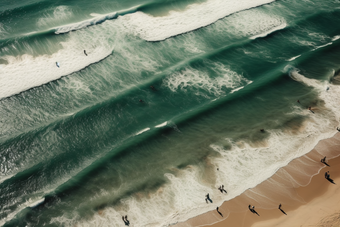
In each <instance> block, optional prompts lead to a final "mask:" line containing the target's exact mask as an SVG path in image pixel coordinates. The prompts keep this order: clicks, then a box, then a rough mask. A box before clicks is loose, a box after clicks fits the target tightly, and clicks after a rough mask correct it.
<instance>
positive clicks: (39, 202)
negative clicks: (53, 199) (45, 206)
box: [28, 198, 45, 207]
mask: <svg viewBox="0 0 340 227" xmlns="http://www.w3.org/2000/svg"><path fill="white" fill-rule="evenodd" d="M44 201H45V198H41V199H38V200H36V201H33V202H30V204H29V205H28V206H29V207H36V206H38V205H39V204H41V203H43V202H44Z"/></svg>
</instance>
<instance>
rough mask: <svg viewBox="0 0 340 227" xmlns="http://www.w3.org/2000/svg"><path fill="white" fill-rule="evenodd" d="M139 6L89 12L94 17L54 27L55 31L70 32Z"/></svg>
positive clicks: (112, 17)
mask: <svg viewBox="0 0 340 227" xmlns="http://www.w3.org/2000/svg"><path fill="white" fill-rule="evenodd" d="M140 6H141V5H137V6H134V7H131V8H128V9H124V10H120V11H118V12H113V13H108V14H97V13H91V14H90V15H91V16H93V17H94V18H91V19H89V20H85V21H81V22H77V23H73V24H68V25H64V26H61V27H58V28H55V33H56V34H62V33H67V32H70V31H76V30H79V29H82V28H86V27H89V26H92V25H97V24H101V23H103V22H105V21H107V20H112V19H116V18H117V17H118V16H119V15H121V16H122V15H125V14H128V13H133V12H135V11H137V9H138V8H139V7H140Z"/></svg>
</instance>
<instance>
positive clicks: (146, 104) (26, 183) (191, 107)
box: [0, 0, 340, 226]
mask: <svg viewBox="0 0 340 227" xmlns="http://www.w3.org/2000/svg"><path fill="white" fill-rule="evenodd" d="M338 7H339V3H337V2H336V1H328V2H327V4H326V3H325V2H324V1H303V2H296V1H293V0H286V1H265V0H257V1H249V0H243V1H242V2H239V3H238V4H235V2H234V1H217V0H207V1H193V0H190V1H153V2H147V1H140V0H138V1H136V0H134V1H121V2H120V1H115V2H112V1H100V2H96V3H94V2H90V1H82V2H81V3H80V2H77V1H72V2H69V1H57V2H50V1H28V2H27V1H26V2H25V3H22V2H16V1H5V2H2V3H0V98H1V100H0V116H1V117H0V143H1V146H0V155H1V158H0V160H1V163H0V170H1V172H0V182H1V183H0V194H1V197H0V200H1V203H0V204H1V206H0V209H1V212H0V218H1V221H0V223H1V224H2V225H4V226H43V225H49V226H74V225H77V226H94V225H95V226H107V225H111V226H112V225H113V226H120V225H122V224H124V223H123V222H122V219H121V216H122V215H126V214H128V216H129V220H130V223H131V225H132V226H167V225H170V224H173V223H176V222H180V221H185V220H187V219H188V218H190V217H193V216H196V215H198V214H200V213H203V212H206V211H208V210H212V209H215V207H216V204H217V205H219V204H221V203H222V202H223V201H225V200H229V199H231V198H234V197H235V196H237V195H239V194H241V193H242V192H244V191H245V190H246V189H248V188H251V187H254V186H256V185H257V184H259V183H260V182H262V181H264V180H265V179H267V178H269V177H270V176H272V175H273V174H274V173H275V172H276V171H277V170H278V169H279V168H280V167H283V166H285V165H286V164H287V163H288V162H289V161H291V160H292V159H294V158H296V157H300V156H302V155H304V154H305V153H307V152H309V151H310V150H311V149H312V148H313V147H314V146H315V145H316V143H317V142H318V141H319V140H320V139H323V138H328V137H330V136H332V135H333V134H334V128H335V127H336V126H337V125H338V122H339V113H338V105H339V103H340V102H339V98H338V97H339V92H340V90H339V87H338V85H336V84H337V82H336V81H337V74H338V70H339V68H340V67H339V62H340V58H339V55H338V53H339V51H340V41H339V40H338V38H339V37H340V27H339V26H338V25H339V22H340V21H339V20H340V19H339V18H340V17H339V14H340V11H339V8H338ZM84 50H86V53H87V56H86V55H85V54H84ZM56 62H59V64H60V67H59V68H58V67H56ZM151 86H153V87H151ZM140 100H141V101H140ZM297 100H299V101H300V103H298V102H297ZM309 106H311V107H312V110H313V112H314V113H312V112H311V111H308V109H307V107H309ZM260 129H264V132H263V133H261V132H260ZM217 168H218V170H217ZM240 182H242V183H240ZM221 184H224V185H225V186H226V190H227V191H228V194H227V195H226V196H222V195H221V194H220V192H219V191H218V190H217V189H216V188H218V186H219V185H221ZM207 193H209V194H210V196H211V198H212V199H213V201H214V203H213V204H206V203H205V201H204V198H205V197H204V196H205V195H206V194H207Z"/></svg>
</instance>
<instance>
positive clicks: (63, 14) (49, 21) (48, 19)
mask: <svg viewBox="0 0 340 227" xmlns="http://www.w3.org/2000/svg"><path fill="white" fill-rule="evenodd" d="M72 15H73V13H72V10H71V9H70V8H69V7H67V6H63V5H61V6H58V7H56V8H54V10H53V12H51V13H45V14H44V16H43V17H41V18H39V19H38V22H37V25H38V26H47V25H53V24H56V23H58V22H59V23H60V22H61V21H65V20H67V19H69V18H70V17H71V16H72Z"/></svg>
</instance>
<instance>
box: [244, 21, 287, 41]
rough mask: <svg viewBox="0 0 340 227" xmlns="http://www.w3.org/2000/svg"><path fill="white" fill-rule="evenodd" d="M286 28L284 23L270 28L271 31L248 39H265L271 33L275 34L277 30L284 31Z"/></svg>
mask: <svg viewBox="0 0 340 227" xmlns="http://www.w3.org/2000/svg"><path fill="white" fill-rule="evenodd" d="M286 26H287V24H285V23H284V24H281V25H279V26H277V27H275V28H272V29H270V30H268V31H266V32H264V33H262V34H259V35H255V36H252V37H250V39H257V38H263V37H266V36H267V35H269V34H271V33H273V32H276V31H279V30H282V29H284V28H285V27H286Z"/></svg>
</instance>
